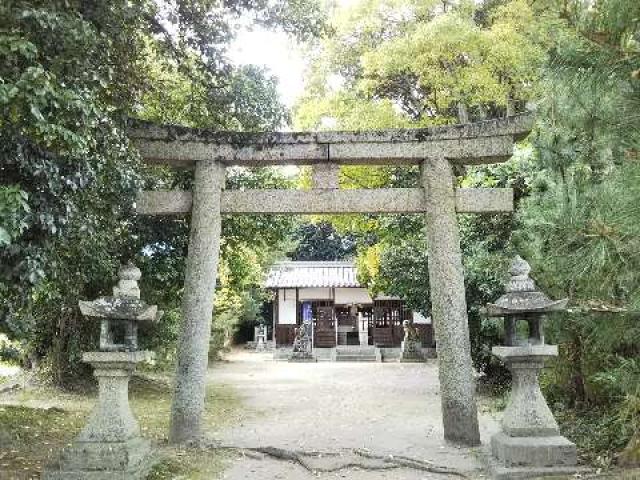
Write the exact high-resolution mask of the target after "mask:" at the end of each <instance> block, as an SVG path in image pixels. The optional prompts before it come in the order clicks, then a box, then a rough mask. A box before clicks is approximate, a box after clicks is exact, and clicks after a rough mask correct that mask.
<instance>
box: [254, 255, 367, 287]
mask: <svg viewBox="0 0 640 480" xmlns="http://www.w3.org/2000/svg"><path fill="white" fill-rule="evenodd" d="M360 286H361V285H360V283H358V279H357V277H356V266H355V265H354V263H353V262H344V261H343V262H294V261H287V262H278V263H276V264H275V265H274V266H273V267H271V269H270V270H269V273H268V274H267V279H266V282H265V287H266V288H329V287H342V288H350V287H360Z"/></svg>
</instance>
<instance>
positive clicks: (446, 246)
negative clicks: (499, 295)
mask: <svg viewBox="0 0 640 480" xmlns="http://www.w3.org/2000/svg"><path fill="white" fill-rule="evenodd" d="M422 184H423V187H424V189H425V192H426V199H427V202H428V203H429V205H430V206H431V207H432V208H431V209H430V210H429V211H428V212H427V240H428V245H429V284H430V285H431V304H432V317H433V323H434V327H435V336H436V344H437V349H438V363H439V369H438V370H439V378H440V392H441V398H442V414H443V423H444V435H445V438H446V439H447V440H450V441H452V442H456V443H460V444H464V445H478V444H479V443H480V432H479V427H478V411H477V407H476V400H475V381H474V378H473V367H472V362H471V345H470V340H469V325H468V318H467V303H466V299H465V289H464V275H463V270H462V253H461V251H460V234H459V231H458V220H457V218H456V209H455V190H454V176H453V172H452V168H451V165H450V163H449V162H448V161H447V160H446V159H445V158H442V157H439V158H430V159H427V160H426V161H425V162H424V164H423V167H422Z"/></svg>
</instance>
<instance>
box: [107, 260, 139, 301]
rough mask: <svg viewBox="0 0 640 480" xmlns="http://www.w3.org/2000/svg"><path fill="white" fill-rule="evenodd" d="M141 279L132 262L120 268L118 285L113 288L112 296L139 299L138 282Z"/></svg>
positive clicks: (137, 269)
mask: <svg viewBox="0 0 640 480" xmlns="http://www.w3.org/2000/svg"><path fill="white" fill-rule="evenodd" d="M141 277H142V272H140V269H139V268H138V267H136V266H135V265H134V264H133V263H132V262H129V263H127V264H126V265H123V266H121V267H120V270H118V284H117V285H116V286H115V287H113V296H114V297H130V298H140V288H139V287H138V280H140V278H141Z"/></svg>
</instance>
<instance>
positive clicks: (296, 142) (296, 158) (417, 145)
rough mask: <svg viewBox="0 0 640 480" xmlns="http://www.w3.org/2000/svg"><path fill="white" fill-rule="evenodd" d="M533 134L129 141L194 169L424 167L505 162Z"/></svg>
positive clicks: (523, 119)
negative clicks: (206, 163)
mask: <svg viewBox="0 0 640 480" xmlns="http://www.w3.org/2000/svg"><path fill="white" fill-rule="evenodd" d="M530 129H531V118H530V117H527V116H520V117H510V118H506V119H497V120H490V121H485V122H477V123H473V124H466V125H453V126H444V127H434V128H427V129H404V130H382V131H369V132H319V133H279V132H274V133H264V134H256V133H242V132H215V131H210V130H202V129H192V128H185V127H177V126H159V125H153V124H148V123H144V122H135V124H133V125H132V127H131V129H130V131H129V136H130V138H131V139H132V141H133V143H134V144H135V145H136V146H137V147H138V149H139V150H140V153H141V154H142V156H143V158H144V159H145V160H146V161H148V162H162V163H170V164H178V165H184V166H189V165H191V164H192V163H193V162H196V161H202V160H218V161H221V162H223V163H226V164H236V165H266V164H292V163H294V164H301V165H308V164H314V163H319V162H325V161H328V160H330V161H332V162H336V163H341V164H369V165H374V164H392V163H401V164H402V163H404V164H407V163H409V164H419V163H420V162H421V161H422V159H423V158H425V157H427V156H442V155H444V156H446V158H449V159H451V160H454V161H457V162H460V163H493V162H496V161H504V160H506V159H507V158H508V157H509V156H510V155H511V152H512V149H513V143H514V140H517V139H518V138H519V137H521V136H523V135H526V134H527V133H528V132H529V130H530Z"/></svg>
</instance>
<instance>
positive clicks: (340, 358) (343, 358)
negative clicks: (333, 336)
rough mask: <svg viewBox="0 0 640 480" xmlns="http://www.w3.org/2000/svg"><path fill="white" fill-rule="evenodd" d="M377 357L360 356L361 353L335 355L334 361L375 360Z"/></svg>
mask: <svg viewBox="0 0 640 480" xmlns="http://www.w3.org/2000/svg"><path fill="white" fill-rule="evenodd" d="M377 361H378V359H377V358H376V357H375V355H374V356H368V355H367V356H366V357H365V356H361V355H348V356H345V355H340V356H337V357H336V362H377Z"/></svg>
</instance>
